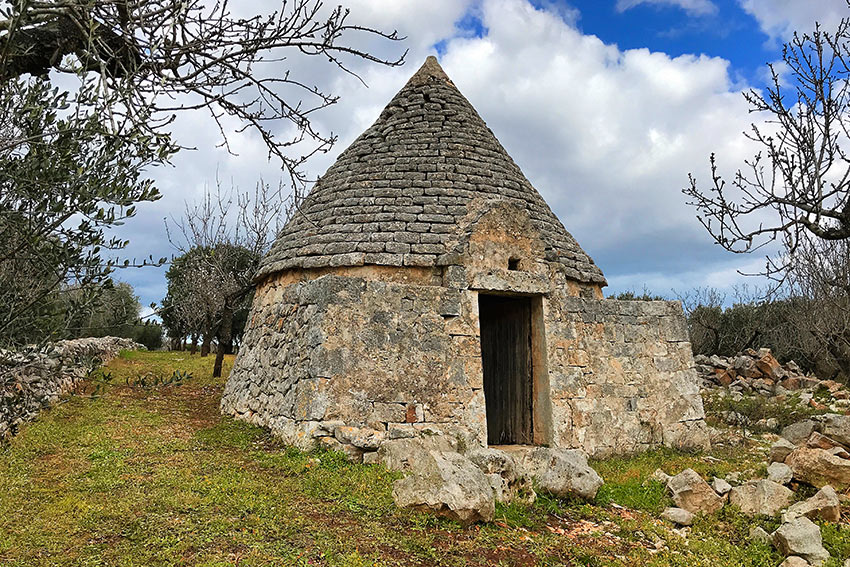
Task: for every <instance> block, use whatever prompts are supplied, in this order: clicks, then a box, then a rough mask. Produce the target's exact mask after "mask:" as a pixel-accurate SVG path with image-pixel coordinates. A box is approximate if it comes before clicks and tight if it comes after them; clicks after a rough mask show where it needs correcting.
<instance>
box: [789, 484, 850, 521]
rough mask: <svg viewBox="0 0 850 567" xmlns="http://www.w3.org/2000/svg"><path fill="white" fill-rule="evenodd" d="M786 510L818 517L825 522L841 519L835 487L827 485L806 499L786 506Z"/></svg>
mask: <svg viewBox="0 0 850 567" xmlns="http://www.w3.org/2000/svg"><path fill="white" fill-rule="evenodd" d="M788 512H791V513H794V514H798V515H800V516H805V517H807V518H809V519H812V520H814V519H816V518H820V519H821V520H826V521H827V522H838V521H840V520H841V502H840V501H839V499H838V494H837V493H836V492H835V489H833V488H832V487H831V486H829V485H827V486H824V487H823V488H821V489H820V490H819V491H818V492H817V494H815V495H814V496H812V497H811V498H809V499H808V500H804V501H803V502H797V503H796V504H794V505H793V506H791V507H790V508H788Z"/></svg>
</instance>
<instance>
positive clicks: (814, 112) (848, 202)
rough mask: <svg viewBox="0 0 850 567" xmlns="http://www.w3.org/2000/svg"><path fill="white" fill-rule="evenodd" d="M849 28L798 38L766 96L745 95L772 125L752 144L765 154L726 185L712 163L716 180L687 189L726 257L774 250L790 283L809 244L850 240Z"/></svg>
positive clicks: (772, 272)
mask: <svg viewBox="0 0 850 567" xmlns="http://www.w3.org/2000/svg"><path fill="white" fill-rule="evenodd" d="M848 41H850V20H848V19H847V18H845V19H843V20H842V21H841V23H840V24H839V26H838V28H837V29H836V30H835V31H834V32H829V31H824V30H822V29H821V28H820V26H819V25H816V27H815V31H814V32H813V33H810V34H809V33H803V34H800V33H795V34H794V36H793V39H792V40H791V41H790V42H788V43H787V44H785V45H784V46H783V49H782V61H783V63H784V65H783V66H782V67H781V68H777V67H775V66H773V65H770V66H769V68H770V73H771V77H772V79H771V82H770V84H769V85H768V86H767V88H766V89H765V91H764V92H762V91H759V90H755V89H753V90H750V91H747V92H745V93H744V97H745V99H746V101H747V103H749V106H750V111H751V112H753V113H757V114H759V115H762V116H764V122H763V123H761V124H755V123H754V124H752V125H751V128H750V130H749V131H748V132H745V135H746V137H747V138H749V139H750V140H751V141H753V142H755V143H756V144H757V145H758V146H760V147H761V149H760V151H759V152H758V153H756V154H755V156H754V157H753V158H751V159H749V160H746V161H745V163H744V167H742V168H740V169H738V170H737V172H736V174H735V175H734V177H733V178H732V179H731V183H728V184H727V180H726V179H724V178H723V177H722V176H721V175H720V174H719V173H718V164H717V158H716V156H715V155H714V154H712V155H711V158H710V166H711V179H710V180H709V182H708V183H707V184H706V183H698V180H697V179H696V177H694V176H693V175H689V180H690V184H689V186H688V187H686V188H685V189H684V193H685V195H687V197H688V198H689V203H690V204H691V205H693V206H694V207H695V208H696V210H697V218H698V219H699V221H700V222H701V223H702V224H703V226H705V228H706V229H707V230H708V232H709V233H710V234H711V235H712V237H714V239H715V241H716V242H717V243H718V244H719V245H721V246H722V247H723V248H725V249H727V250H729V251H732V252H736V253H747V252H752V251H755V250H759V249H761V248H763V247H765V246H767V245H770V244H778V245H779V246H780V248H781V251H780V252H779V253H778V254H776V255H774V256H773V257H772V258H768V262H767V266H766V270H765V272H766V274H767V275H769V276H772V277H775V278H776V279H777V280H778V281H780V282H781V281H782V280H783V278H784V276H785V275H786V274H787V273H788V270H789V269H791V268H792V267H793V266H795V265H797V264H796V262H794V260H793V256H794V254H795V253H797V251H798V250H799V248H800V246H801V245H804V244H805V243H806V241H807V240H809V239H810V238H815V239H818V240H829V241H836V240H844V239H846V238H848V237H850V157H848V153H847V152H848V148H850V146H849V145H848V142H850V131H848V128H850V82H848V78H850V45H848Z"/></svg>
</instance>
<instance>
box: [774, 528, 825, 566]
mask: <svg viewBox="0 0 850 567" xmlns="http://www.w3.org/2000/svg"><path fill="white" fill-rule="evenodd" d="M773 544H774V545H775V546H776V548H777V549H778V550H779V551H780V552H781V553H782V554H783V555H786V556H789V555H795V556H797V557H802V558H803V559H805V560H806V561H808V562H809V563H811V564H812V565H815V566H818V565H822V564H823V562H824V561H826V560H827V559H829V552H828V551H827V550H826V549H825V548H824V547H823V539H822V538H821V534H820V528H819V527H818V525H817V524H815V523H814V522H812V521H811V520H810V519H808V518H806V517H799V518H797V519H795V520H793V521H791V522H788V523H786V524H783V525H782V526H780V528H779V529H778V530H776V531H775V532H773Z"/></svg>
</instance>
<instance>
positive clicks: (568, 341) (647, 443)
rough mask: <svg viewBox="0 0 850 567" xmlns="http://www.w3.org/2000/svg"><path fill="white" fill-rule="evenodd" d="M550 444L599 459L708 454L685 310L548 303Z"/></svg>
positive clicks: (641, 304)
mask: <svg viewBox="0 0 850 567" xmlns="http://www.w3.org/2000/svg"><path fill="white" fill-rule="evenodd" d="M546 335H547V348H548V359H549V368H548V371H549V384H550V391H551V398H552V414H553V416H552V422H553V428H554V432H553V437H554V439H553V442H554V443H555V444H556V445H557V446H559V447H581V448H584V449H585V450H587V451H589V452H590V453H592V454H593V455H595V456H605V455H610V454H614V453H623V452H631V451H639V450H643V449H647V448H649V447H653V446H659V445H666V446H674V447H681V448H704V447H706V446H707V444H708V435H707V431H706V427H705V422H704V412H703V406H702V398H701V397H700V393H699V379H698V378H697V375H696V371H695V370H694V361H693V354H692V350H691V345H690V343H689V342H688V331H687V327H686V324H685V318H684V315H683V313H682V308H681V305H680V304H679V303H678V302H674V301H616V300H611V299H605V300H595V299H585V298H579V297H569V296H566V295H563V294H552V296H551V297H550V299H549V301H547V302H546Z"/></svg>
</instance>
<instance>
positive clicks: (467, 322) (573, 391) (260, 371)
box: [221, 273, 705, 455]
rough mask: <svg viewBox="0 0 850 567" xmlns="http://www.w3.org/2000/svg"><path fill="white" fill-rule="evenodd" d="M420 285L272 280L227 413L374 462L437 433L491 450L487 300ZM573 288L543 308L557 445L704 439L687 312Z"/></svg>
mask: <svg viewBox="0 0 850 567" xmlns="http://www.w3.org/2000/svg"><path fill="white" fill-rule="evenodd" d="M420 276H421V277H418V278H414V280H415V281H403V280H396V281H392V278H384V280H385V281H382V280H381V279H380V278H377V277H376V275H375V274H370V275H368V276H364V277H354V276H351V275H349V276H345V275H333V274H327V275H321V276H319V277H315V278H312V279H309V278H306V279H303V280H301V281H293V280H292V279H291V278H288V277H285V276H283V277H278V278H273V279H271V280H268V281H267V282H266V283H265V285H263V286H262V287H261V288H260V289H259V290H258V293H257V294H256V298H255V304H254V307H253V309H252V318H251V320H250V321H249V325H248V329H247V330H246V335H245V337H244V343H243V344H244V345H245V346H244V347H243V349H242V350H241V351H240V353H239V356H238V358H237V360H236V363H235V366H234V368H233V371H232V373H231V376H230V379H229V380H228V383H227V385H226V387H225V391H224V395H223V398H222V405H221V407H222V411H223V412H225V413H227V414H232V415H234V416H236V417H237V418H240V419H245V420H248V421H251V422H253V423H256V424H258V425H262V426H266V427H270V428H271V429H272V430H273V431H274V432H275V433H276V434H278V435H279V436H281V437H282V438H283V439H284V440H285V441H286V442H287V443H290V444H292V445H296V446H299V447H302V448H311V447H313V446H315V445H316V444H320V443H321V444H325V445H327V446H329V447H332V448H339V447H338V445H339V444H343V445H346V447H345V448H346V450H349V452H351V451H355V452H356V453H362V452H363V451H370V450H373V449H375V448H377V446H378V445H379V444H380V442H381V441H382V440H383V439H387V438H399V437H407V436H412V435H416V434H418V433H420V432H423V431H431V432H442V433H446V434H449V435H453V436H457V437H460V438H462V439H463V441H464V442H465V443H475V444H482V445H484V444H486V440H487V432H486V413H485V412H486V408H485V397H484V389H483V373H482V366H481V352H480V342H479V329H478V293H477V292H476V291H472V290H470V289H459V288H457V287H452V286H444V285H441V282H440V281H439V279H438V278H436V277H434V278H432V279H431V280H429V276H428V274H427V273H423V274H420ZM565 289H566V288H563V289H558V290H555V291H553V292H551V293H549V294H547V295H546V296H545V297H543V298H542V300H541V301H542V318H543V324H544V328H545V345H542V348H543V351H542V352H543V353H545V362H546V364H545V365H543V366H544V367H545V371H546V373H547V375H548V385H547V384H545V381H543V386H542V387H546V388H548V390H547V391H544V392H543V397H545V399H546V401H547V403H548V404H549V407H544V406H546V405H547V404H541V410H540V411H543V412H544V413H545V414H546V416H545V420H546V421H547V431H546V434H545V440H544V441H545V443H546V444H549V445H552V446H558V447H566V448H571V447H580V448H582V449H584V450H585V451H587V452H588V453H589V454H591V455H608V454H613V453H623V452H630V451H634V450H639V449H643V448H647V447H651V446H658V445H661V444H666V445H675V446H688V445H690V446H693V445H695V444H696V445H701V444H702V443H704V440H705V434H704V431H703V429H704V422H703V421H702V418H703V409H702V401H701V399H700V397H699V392H698V387H697V378H696V374H695V371H694V369H693V366H694V364H693V358H692V355H691V349H690V344H689V343H688V342H687V330H686V328H685V323H684V317H683V315H682V311H681V307H679V306H678V304H676V303H673V302H639V301H630V302H622V301H614V300H604V299H595V298H592V297H584V298H582V297H573V296H570V295H568V293H567V292H566V291H565ZM585 295H587V294H585ZM537 371H540V369H538V370H537ZM536 419H537V418H536ZM348 445H354V447H351V446H348Z"/></svg>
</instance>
